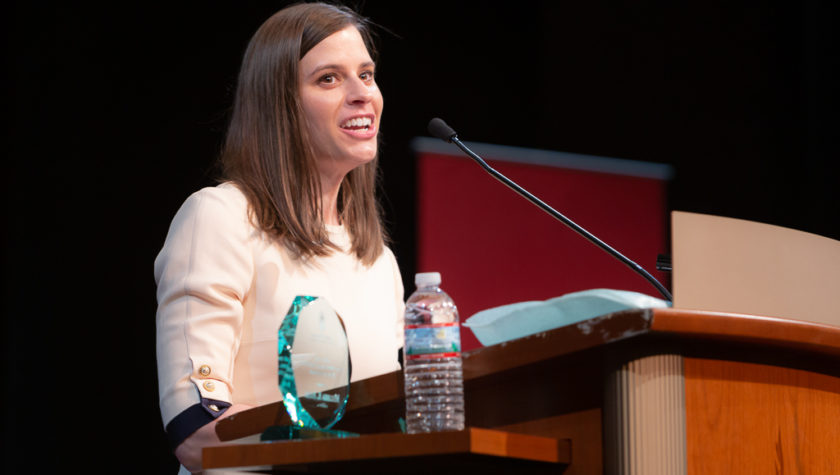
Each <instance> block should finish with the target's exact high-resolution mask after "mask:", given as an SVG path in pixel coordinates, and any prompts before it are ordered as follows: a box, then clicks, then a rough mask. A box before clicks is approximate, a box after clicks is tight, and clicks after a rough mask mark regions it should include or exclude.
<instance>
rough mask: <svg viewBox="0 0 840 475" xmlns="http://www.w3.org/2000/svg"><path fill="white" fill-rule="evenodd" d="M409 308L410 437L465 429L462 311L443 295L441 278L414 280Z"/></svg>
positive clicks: (406, 356) (406, 355) (407, 400)
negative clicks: (422, 433)
mask: <svg viewBox="0 0 840 475" xmlns="http://www.w3.org/2000/svg"><path fill="white" fill-rule="evenodd" d="M414 283H415V284H416V285H417V290H415V291H414V293H413V294H411V296H410V297H409V298H408V301H407V302H406V305H405V347H404V355H403V356H404V360H405V373H404V374H405V405H406V411H405V412H406V417H405V421H406V432H408V433H409V434H417V433H421V432H438V431H447V430H463V429H464V373H463V371H462V369H461V333H460V323H459V321H458V309H457V308H456V307H455V303H454V302H453V301H452V299H451V298H450V297H449V295H447V294H446V292H444V291H443V290H441V289H440V274H439V273H437V272H425V273H420V274H417V275H416V276H415V278H414Z"/></svg>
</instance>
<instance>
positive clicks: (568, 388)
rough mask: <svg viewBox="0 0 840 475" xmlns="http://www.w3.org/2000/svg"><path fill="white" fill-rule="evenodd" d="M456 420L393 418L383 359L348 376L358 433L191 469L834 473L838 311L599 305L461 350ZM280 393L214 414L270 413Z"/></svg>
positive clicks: (234, 425)
mask: <svg viewBox="0 0 840 475" xmlns="http://www.w3.org/2000/svg"><path fill="white" fill-rule="evenodd" d="M464 378H465V393H466V417H467V425H468V427H469V428H470V429H468V430H466V431H463V432H456V433H440V434H428V435H405V434H399V433H398V430H399V429H398V425H397V423H398V422H397V421H398V418H399V417H401V416H402V415H403V412H404V401H403V399H402V375H401V374H400V373H399V372H395V373H390V374H386V375H382V376H379V377H376V378H372V379H369V380H365V381H359V382H356V383H353V385H352V386H351V391H350V394H351V396H350V405H349V407H348V411H347V414H346V416H345V417H344V419H342V421H341V422H339V424H338V425H337V427H336V428H338V429H344V430H348V431H353V432H358V433H361V434H363V435H362V436H360V437H358V438H350V439H331V440H310V441H293V442H272V443H236V442H230V443H227V444H226V445H222V446H217V447H210V448H207V449H205V451H204V466H205V468H207V469H213V468H216V469H222V468H226V469H237V470H257V471H267V472H272V471H274V472H275V473H283V472H286V471H288V472H297V471H304V472H315V473H332V472H336V471H338V470H339V469H344V468H346V469H347V470H348V471H351V472H355V471H357V470H364V471H367V472H371V473H377V472H379V473H387V472H392V471H393V472H394V473H404V472H409V473H411V472H412V470H414V471H416V472H417V473H420V472H429V471H431V470H433V469H434V470H440V469H442V468H443V469H445V468H449V469H451V470H458V471H460V472H461V473H481V472H484V473H501V472H511V471H518V470H521V471H524V472H526V473H565V474H601V473H634V474H657V473H662V474H679V473H691V474H709V473H840V327H836V326H833V325H827V324H820V323H812V322H805V321H801V320H791V319H781V318H770V317H761V316H753V315H740V314H726V313H718V312H708V311H690V310H675V309H655V310H633V311H626V312H618V313H613V314H609V315H604V316H601V317H597V318H594V319H591V320H587V321H583V322H580V323H577V324H574V325H570V326H566V327H562V328H558V329H555V330H552V331H548V332H544V333H539V334H535V335H531V336H528V337H525V338H521V339H518V340H513V341H510V342H507V343H504V344H500V345H495V346H490V347H485V348H479V349H476V350H473V351H471V352H467V353H465V355H464ZM284 416H285V412H284V410H283V408H282V406H281V405H280V404H271V405H267V406H262V407H259V408H255V409H252V410H250V411H245V412H242V413H239V414H236V415H234V416H231V417H230V418H228V419H224V420H222V421H220V423H219V424H218V426H217V431H218V433H219V435H220V437H221V438H222V439H223V440H232V439H237V438H240V437H244V436H248V435H251V434H256V433H260V432H262V430H263V429H264V428H266V427H267V426H270V425H275V424H282V423H283V418H284Z"/></svg>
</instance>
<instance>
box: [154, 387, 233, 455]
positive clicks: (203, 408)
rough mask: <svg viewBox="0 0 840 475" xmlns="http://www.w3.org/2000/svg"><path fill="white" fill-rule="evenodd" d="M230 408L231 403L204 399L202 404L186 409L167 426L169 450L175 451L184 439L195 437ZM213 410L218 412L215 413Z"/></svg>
mask: <svg viewBox="0 0 840 475" xmlns="http://www.w3.org/2000/svg"><path fill="white" fill-rule="evenodd" d="M211 406H212V408H211ZM229 407H230V403H229V402H225V401H217V400H215V399H202V400H201V403H199V404H193V405H192V406H190V407H188V408H186V409H184V410H183V411H182V412H181V413H180V414H178V415H177V416H175V418H174V419H172V420H171V421H169V424H167V425H166V438H167V440H169V448H171V449H172V450H173V451H174V450H175V449H176V448H177V447H178V446H179V445H181V442H183V441H184V439H186V438H187V437H189V436H191V435H193V433H195V431H197V430H198V429H200V428H201V427H203V426H205V425H207V424H209V423H211V422H213V421H214V420H215V419H216V418H217V417H219V416H220V415H222V413H224V412H225V410H227V408H229ZM213 409H217V410H215V411H214V410H213Z"/></svg>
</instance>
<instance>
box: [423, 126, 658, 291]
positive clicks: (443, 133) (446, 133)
mask: <svg viewBox="0 0 840 475" xmlns="http://www.w3.org/2000/svg"><path fill="white" fill-rule="evenodd" d="M428 129H429V133H430V134H432V135H433V136H435V137H437V138H439V139H441V140H444V141H446V142H449V143H454V144H455V145H457V146H458V148H460V149H461V150H463V151H464V153H466V154H467V155H469V157H470V158H472V159H473V160H475V161H476V162H477V163H478V164H479V165H481V168H483V169H484V170H485V171H487V173H489V174H490V175H492V176H493V178H495V179H497V180H499V181H500V182H502V183H503V184H505V185H506V186H507V187H508V188H510V189H511V190H513V191H515V192H517V193H519V195H521V196H522V197H524V198H525V199H527V200H528V201H530V202H531V203H533V204H535V205H536V206H537V207H539V208H540V209H542V210H543V211H545V212H546V213H548V214H550V215H551V216H554V218H555V219H557V220H558V221H560V222H562V223H563V224H565V225H566V226H568V227H570V228H571V229H572V231H574V232H576V233H578V234H580V235H581V236H583V237H584V238H586V239H587V240H588V241H589V242H591V243H592V244H595V245H596V246H598V247H600V248H601V249H603V250H604V251H606V252H607V253H608V254H610V255H611V256H613V257H615V258H616V259H618V260H619V261H621V262H622V263H623V264H624V265H626V266H627V267H629V268H630V269H631V270H633V271H634V272H636V273H638V274H639V275H641V276H642V277H644V278H645V280H647V281H648V282H650V283H651V284H653V286H654V287H656V290H658V291H659V293H660V294H662V296H663V297H665V300H667V301H668V302H672V301H673V300H674V298H673V297H671V293H670V292H668V289H666V288H665V286H663V285H662V284H660V283H659V281H658V280H656V279H655V278H653V276H652V275H650V274H649V273H648V272H647V271H646V270H644V269H642V266H640V265H639V264H636V263H635V262H633V261H631V260H630V259H628V258H626V257H624V255H622V254H621V253H620V252H618V251H616V250H615V249H613V248H612V247H610V246H608V245H607V244H606V243H605V242H604V241H601V240H600V239H598V238H597V237H595V236H594V235H593V234H592V233H590V232H589V231H587V230H585V229H583V228H582V227H580V226H578V225H577V224H576V223H575V222H574V221H572V220H571V219H569V218H567V217H565V216H563V215H562V214H560V213H558V212H557V211H555V210H554V208H552V207H551V206H548V205H547V204H545V203H543V202H542V201H541V200H540V199H539V198H537V197H536V196H534V195H532V194H531V193H529V192H528V191H526V190H525V189H524V188H522V187H521V186H519V185H517V184H516V183H514V182H513V181H511V180H510V179H508V177H506V176H504V175H502V174H501V173H499V172H497V171H496V170H494V169H493V168H492V167H491V166H490V165H488V164H487V162H485V161H484V160H483V159H482V158H481V157H479V156H478V155H476V154H475V153H473V151H472V150H470V149H468V148H467V146H466V145H464V144H463V143H462V142H461V141H460V140H458V134H457V133H456V132H455V130H454V129H453V128H452V127H450V126H448V125H447V124H446V122H444V121H443V119H439V118H437V117H435V118H434V119H432V120H431V121H429V127H428Z"/></svg>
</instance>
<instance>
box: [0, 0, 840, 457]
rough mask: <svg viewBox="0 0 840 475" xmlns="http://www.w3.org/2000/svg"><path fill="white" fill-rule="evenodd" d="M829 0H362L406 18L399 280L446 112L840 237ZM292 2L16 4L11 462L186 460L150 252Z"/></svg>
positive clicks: (386, 50) (393, 154)
mask: <svg viewBox="0 0 840 475" xmlns="http://www.w3.org/2000/svg"><path fill="white" fill-rule="evenodd" d="M68 3H69V2H68ZM674 3H676V2H674ZM828 3H829V2H820V1H816V0H811V1H805V2H786V1H767V2H740V1H723V0H721V1H711V2H709V1H704V2H693V3H690V4H682V3H681V4H680V6H676V5H673V4H672V2H664V1H663V2H646V1H640V2H622V3H620V4H611V3H610V4H606V3H604V4H601V3H598V2H558V1H544V2H535V1H519V2H507V3H504V4H501V3H500V4H498V5H499V6H492V5H496V4H495V3H492V2H444V1H437V0H436V1H427V2H391V1H368V2H366V3H363V4H362V6H361V10H362V12H363V13H364V14H365V15H367V16H370V17H372V18H373V19H374V20H375V21H376V22H377V23H379V24H381V25H383V26H384V27H386V28H387V29H388V30H390V32H385V31H382V32H381V33H380V36H381V41H380V52H381V61H380V63H379V70H378V73H377V74H378V81H379V84H380V87H381V88H382V90H383V92H384V95H385V98H386V101H385V102H386V107H385V119H384V124H383V127H382V131H383V134H384V135H383V138H384V142H383V146H382V168H383V172H384V195H383V204H384V207H385V209H386V213H387V221H388V227H389V229H390V231H391V234H392V236H393V238H394V244H393V246H392V247H393V248H394V250H395V252H396V254H397V256H398V259H399V261H400V265H401V267H402V271H403V275H404V279H405V280H406V284H407V285H408V284H409V283H410V282H411V278H412V276H413V273H414V261H413V259H414V254H413V253H414V245H415V242H414V237H413V236H414V199H413V197H414V172H413V170H414V157H413V155H412V153H411V151H410V148H409V141H410V139H411V138H412V137H414V136H417V135H426V132H425V127H426V123H427V122H428V120H429V119H430V118H431V117H434V116H441V117H443V118H445V119H446V120H447V122H449V123H450V124H451V125H452V126H454V127H455V128H456V129H457V130H458V131H459V133H460V136H461V138H462V139H465V140H471V141H480V142H489V143H499V144H505V145H518V146H525V147H532V148H542V149H549V150H560V151H566V152H576V153H583V154H593V155H602V156H610V157H617V158H626V159H636V160H644V161H652V162H659V163H668V164H672V165H673V166H674V169H675V172H676V175H675V178H674V180H673V181H672V183H671V186H670V190H669V198H670V204H669V209H675V210H685V211H695V212H702V213H710V214H717V215H723V216H730V217H735V218H743V219H750V220H755V221H761V222H765V223H771V224H777V225H781V226H786V227H791V228H796V229H800V230H804V231H809V232H813V233H816V234H820V235H823V236H827V237H831V238H834V239H838V238H840V220H838V216H840V193H838V190H837V188H838V187H837V186H836V182H837V179H836V177H835V175H834V174H833V173H831V171H833V168H832V169H830V167H829V159H830V158H836V157H837V155H838V154H837V152H838V143H837V135H836V130H837V125H838V124H837V106H838V98H837V90H836V84H837V83H838V79H839V78H838V75H837V73H836V66H837V61H838V57H840V55H838V52H837V49H836V44H837V41H836V40H837V38H836V33H835V32H834V31H833V29H832V28H833V27H834V26H835V24H836V21H837V16H836V8H835V7H833V6H832V7H829V5H828ZM285 4H286V2H268V1H263V2H248V3H245V2H229V3H225V4H213V5H208V4H206V3H204V4H201V3H195V4H192V5H184V4H181V3H180V2H167V3H165V4H164V3H150V2H135V3H129V4H120V6H119V7H114V6H111V5H110V4H104V3H98V2H97V3H96V5H93V4H89V5H66V4H59V3H56V4H49V3H38V4H37V5H33V4H31V3H30V2H14V3H12V4H11V5H7V6H6V7H5V8H4V10H6V11H5V13H4V14H3V20H2V21H3V23H4V24H3V32H4V40H5V41H4V43H5V47H6V48H5V53H6V54H5V56H4V68H3V71H4V76H5V77H4V80H5V84H6V86H5V87H4V92H5V96H4V101H5V105H6V106H7V107H6V110H7V112H6V116H5V118H6V126H5V127H4V129H5V132H6V141H5V146H4V149H5V152H6V156H7V158H6V166H5V167H4V170H5V171H4V173H3V178H4V180H3V182H4V186H3V202H4V215H3V235H2V236H3V237H2V239H3V313H4V317H3V366H4V368H3V369H4V376H3V383H4V388H3V408H4V416H3V422H2V426H3V431H4V441H3V454H4V455H3V464H4V468H5V470H4V472H5V473H19V472H21V471H24V472H26V471H30V470H24V469H23V467H27V466H28V467H37V468H38V470H36V471H38V472H47V471H49V470H51V469H56V468H58V467H67V466H70V467H78V468H81V469H83V470H85V471H93V472H117V471H122V472H127V473H158V472H160V473H169V472H170V471H174V469H175V468H174V465H173V464H174V458H172V456H171V455H169V453H168V451H167V449H166V445H165V442H164V439H163V431H162V428H161V421H160V415H159V412H158V408H157V388H156V372H155V356H154V313H155V306H156V303H155V297H154V293H155V285H154V280H153V275H152V263H153V260H154V258H155V256H156V254H157V252H158V250H159V249H160V246H161V245H162V243H163V239H164V237H165V234H166V231H167V228H168V225H169V221H170V220H171V219H172V217H173V215H174V213H175V211H176V210H177V209H178V207H179V206H180V204H181V203H182V202H183V200H184V199H185V198H186V197H187V196H188V195H189V194H190V193H191V192H193V191H195V190H197V189H198V188H200V187H202V186H206V185H210V184H213V182H214V178H215V176H216V175H215V170H214V168H213V164H214V160H215V157H216V155H217V151H218V149H219V146H220V143H221V140H222V134H223V131H224V129H225V124H226V118H227V110H228V107H229V105H230V101H231V96H232V90H233V87H234V81H235V77H236V74H237V68H238V66H239V61H240V57H241V54H242V52H243V51H244V48H245V45H246V43H247V41H248V39H249V37H250V35H251V34H252V33H253V32H254V31H255V30H256V28H257V27H258V26H259V25H260V23H262V21H263V20H264V19H266V18H267V17H268V16H270V14H271V13H273V12H274V11H276V10H277V9H279V8H280V7H282V6H283V5H285ZM476 173H477V175H478V174H479V173H481V172H480V171H479V170H478V169H476ZM513 178H515V177H513ZM465 186H468V184H467V185H465ZM500 192H506V191H503V190H500ZM621 198H622V197H616V199H621ZM552 205H554V206H555V207H557V208H558V209H559V210H560V211H561V212H562V209H563V204H562V203H552ZM570 217H571V218H572V219H574V218H575V217H574V216H570ZM558 232H567V231H566V230H565V228H562V227H561V226H560V225H558ZM581 245H582V246H584V245H588V244H586V243H583V242H582V243H581ZM642 264H643V265H644V266H645V267H650V266H652V263H642Z"/></svg>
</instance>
